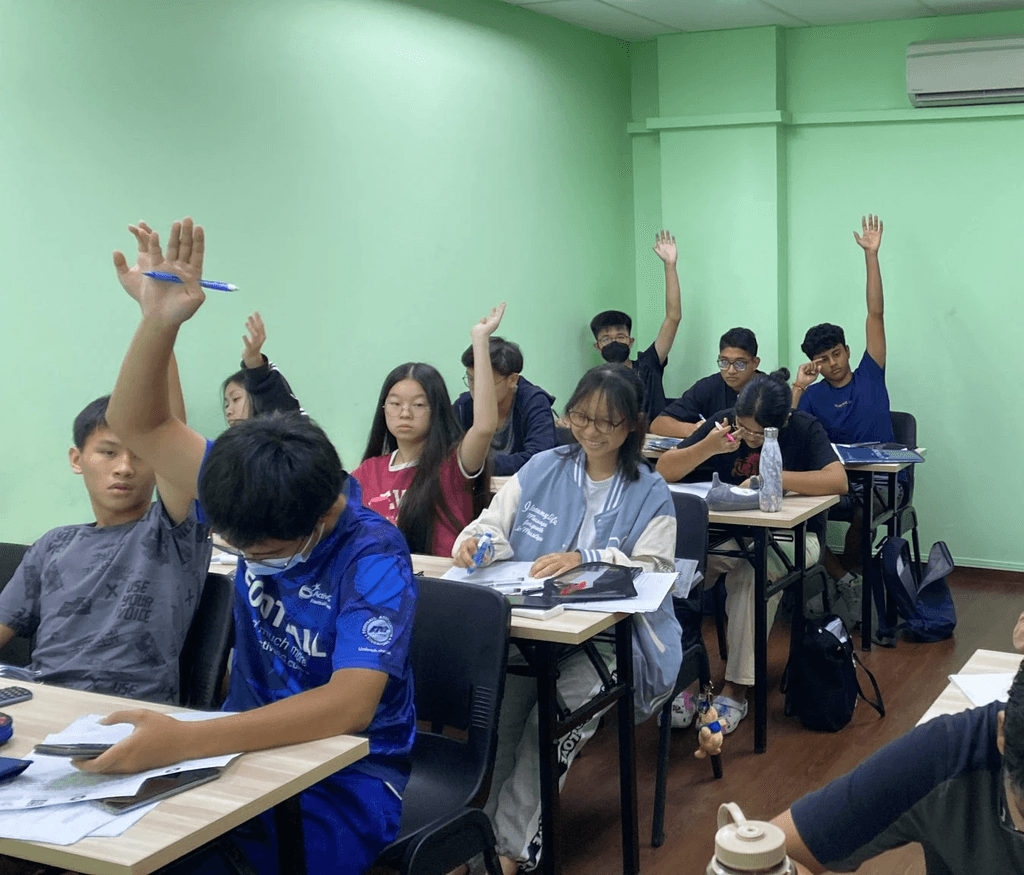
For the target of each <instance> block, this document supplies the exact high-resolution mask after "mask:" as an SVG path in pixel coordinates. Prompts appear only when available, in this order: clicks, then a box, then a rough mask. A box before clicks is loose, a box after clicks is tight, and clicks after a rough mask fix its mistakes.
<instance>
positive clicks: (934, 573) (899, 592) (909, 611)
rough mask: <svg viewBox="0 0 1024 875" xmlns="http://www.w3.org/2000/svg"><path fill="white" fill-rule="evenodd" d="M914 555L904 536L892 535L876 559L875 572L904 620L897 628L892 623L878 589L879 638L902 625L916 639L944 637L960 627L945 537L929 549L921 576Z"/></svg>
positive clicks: (876, 601)
mask: <svg viewBox="0 0 1024 875" xmlns="http://www.w3.org/2000/svg"><path fill="white" fill-rule="evenodd" d="M916 570H917V569H916V566H915V565H914V563H913V562H912V561H911V559H910V545H909V544H907V542H906V540H905V539H903V538H895V537H888V538H886V539H885V540H884V541H883V542H882V546H881V548H880V549H879V551H878V557H877V558H876V559H875V568H874V573H875V574H876V575H880V576H881V578H882V583H883V584H884V586H885V590H886V592H888V593H889V596H890V597H891V598H892V600H893V602H894V603H895V604H896V610H897V612H898V613H899V615H900V617H902V618H903V622H902V623H900V624H899V626H897V627H896V628H895V629H893V628H891V627H890V626H889V625H888V621H887V620H886V618H885V610H884V609H883V606H882V604H881V601H882V593H881V591H880V590H879V589H878V588H875V587H872V589H873V591H874V593H875V608H876V610H877V612H878V617H879V620H878V636H879V638H895V635H896V632H898V631H899V630H900V629H902V630H904V631H906V633H907V636H908V637H909V638H911V639H912V640H914V641H943V640H945V639H946V638H949V637H950V636H951V635H952V634H953V630H954V629H955V628H956V605H955V604H954V603H953V595H952V593H951V592H950V591H949V584H948V583H947V582H946V575H948V574H949V572H950V571H952V570H953V557H952V556H950V554H949V548H948V547H947V546H946V543H945V542H944V541H936V542H935V543H934V544H932V549H931V550H930V551H929V552H928V562H927V564H926V565H925V567H924V571H923V573H922V576H921V580H920V581H918V579H917V576H916V574H915V571H916Z"/></svg>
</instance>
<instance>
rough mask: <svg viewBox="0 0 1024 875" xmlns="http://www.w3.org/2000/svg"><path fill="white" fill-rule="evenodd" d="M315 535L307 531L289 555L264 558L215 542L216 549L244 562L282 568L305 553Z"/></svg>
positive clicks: (315, 533)
mask: <svg viewBox="0 0 1024 875" xmlns="http://www.w3.org/2000/svg"><path fill="white" fill-rule="evenodd" d="M320 529H321V533H322V531H323V526H321V527H320ZM316 535H317V532H310V533H309V537H308V538H306V540H305V541H304V542H303V544H302V546H301V547H299V549H298V550H296V551H295V552H294V553H292V555H291V556H268V557H266V558H263V557H261V558H259V559H257V558H256V557H255V556H250V555H249V554H248V553H246V552H245V551H244V550H239V549H237V548H235V547H232V546H231V545H230V544H228V543H227V542H225V541H219V542H218V543H217V549H218V550H220V551H221V552H222V553H229V554H230V555H232V556H237V557H238V558H239V559H244V560H245V561H246V562H258V563H259V564H260V565H266V566H267V567H268V568H282V569H283V568H287V566H288V563H289V562H291V561H292V559H294V558H295V557H296V556H298V555H299V554H300V553H305V552H306V550H307V549H308V548H309V545H310V543H311V542H312V540H313V537H314V536H316ZM295 540H298V538H296V539H295Z"/></svg>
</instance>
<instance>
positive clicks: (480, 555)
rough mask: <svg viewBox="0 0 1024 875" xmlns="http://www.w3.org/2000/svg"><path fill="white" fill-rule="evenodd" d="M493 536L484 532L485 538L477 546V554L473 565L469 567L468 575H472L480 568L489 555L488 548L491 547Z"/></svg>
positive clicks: (474, 555) (474, 556)
mask: <svg viewBox="0 0 1024 875" xmlns="http://www.w3.org/2000/svg"><path fill="white" fill-rule="evenodd" d="M491 538H492V535H491V533H490V532H484V535H483V537H482V538H481V539H480V540H479V542H478V543H477V546H476V552H475V553H474V554H473V564H472V565H470V566H469V570H468V571H466V573H467V574H472V573H473V572H474V571H476V570H477V569H478V568H479V567H480V563H481V562H483V561H484V556H486V555H487V548H488V547H490V546H491Z"/></svg>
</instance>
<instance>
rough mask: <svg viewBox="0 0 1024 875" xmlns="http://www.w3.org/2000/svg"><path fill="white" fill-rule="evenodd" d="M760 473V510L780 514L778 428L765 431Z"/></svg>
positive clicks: (780, 459) (759, 465) (780, 480)
mask: <svg viewBox="0 0 1024 875" xmlns="http://www.w3.org/2000/svg"><path fill="white" fill-rule="evenodd" d="M758 473H759V474H760V475H761V491H760V492H759V493H758V496H759V505H760V508H761V510H763V511H764V512H765V513H778V512H779V511H780V510H782V450H780V449H779V430H778V429H777V428H766V429H765V430H764V445H763V446H762V447H761V459H760V462H759V463H758Z"/></svg>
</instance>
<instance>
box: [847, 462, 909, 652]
mask: <svg viewBox="0 0 1024 875" xmlns="http://www.w3.org/2000/svg"><path fill="white" fill-rule="evenodd" d="M916 452H917V453H919V454H920V455H924V454H925V453H926V452H927V450H926V449H925V448H924V447H918V448H917V450H916ZM911 464H920V463H913V462H879V463H875V464H873V465H845V466H844V467H845V468H846V476H847V478H848V479H849V480H850V486H851V487H853V486H854V485H855V484H856V485H858V486H860V489H861V492H860V497H859V498H858V497H857V493H855V492H853V491H852V489H851V494H852V495H854V500H855V502H856V504H857V505H858V506H859V507H860V509H861V532H860V562H861V579H862V580H863V581H866V582H867V583H868V586H863V585H862V593H861V595H862V599H861V621H860V624H861V625H860V648H861V650H870V649H871V631H872V630H871V603H872V596H873V592H872V589H871V584H872V582H873V583H874V585H875V586H877V587H881V589H880V590H879V593H880V595H881V597H882V599H884V598H885V591H884V585H883V583H882V581H881V580H880V579H877V578H876V577H875V576H874V575H872V574H870V573H869V570H868V569H870V568H871V563H872V561H873V559H874V555H875V551H874V547H875V532H876V531H877V530H878V527H879V526H881V525H883V524H884V525H885V526H886V528H887V530H888V534H889V535H892V536H894V537H895V536H896V535H897V534H898V532H897V531H896V524H897V522H898V521H899V516H898V514H897V511H898V510H899V508H898V507H897V500H898V498H899V496H898V494H897V493H898V489H897V486H896V482H897V475H898V474H899V472H900V471H902V470H903V469H904V468H907V467H909V466H910V465H911ZM878 475H885V479H884V486H885V491H884V492H882V491H880V490H879V489H877V488H876V478H877V477H878ZM876 502H877V504H876ZM876 507H877V510H876ZM918 570H920V569H918ZM888 613H889V614H890V615H891V617H890V619H895V615H894V613H893V609H892V608H891V607H890V608H889V609H888Z"/></svg>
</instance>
